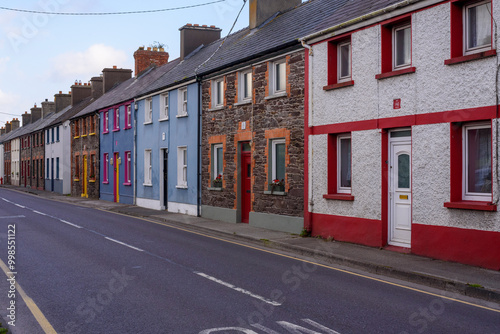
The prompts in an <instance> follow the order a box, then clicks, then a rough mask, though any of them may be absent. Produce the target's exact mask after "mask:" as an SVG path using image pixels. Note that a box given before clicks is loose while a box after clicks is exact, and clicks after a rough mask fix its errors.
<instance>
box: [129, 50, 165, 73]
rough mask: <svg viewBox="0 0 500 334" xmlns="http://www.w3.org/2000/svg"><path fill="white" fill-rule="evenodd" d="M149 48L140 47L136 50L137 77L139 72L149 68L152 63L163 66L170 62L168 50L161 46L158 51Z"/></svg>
mask: <svg viewBox="0 0 500 334" xmlns="http://www.w3.org/2000/svg"><path fill="white" fill-rule="evenodd" d="M150 49H151V48H148V49H147V50H144V47H140V48H139V49H137V51H135V52H134V60H135V72H134V75H135V76H136V77H137V76H139V74H140V73H141V72H142V71H144V70H145V69H147V68H148V67H149V66H151V65H156V66H158V67H159V66H162V65H165V64H166V63H168V52H165V51H163V48H160V49H159V50H158V51H157V50H156V48H153V51H151V50H150Z"/></svg>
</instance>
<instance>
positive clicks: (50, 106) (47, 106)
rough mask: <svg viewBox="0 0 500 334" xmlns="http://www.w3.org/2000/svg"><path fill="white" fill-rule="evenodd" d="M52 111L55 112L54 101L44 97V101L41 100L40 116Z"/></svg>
mask: <svg viewBox="0 0 500 334" xmlns="http://www.w3.org/2000/svg"><path fill="white" fill-rule="evenodd" d="M53 112H56V104H55V102H52V101H49V100H48V99H45V101H43V102H42V118H44V117H46V116H47V115H48V114H50V113H53Z"/></svg>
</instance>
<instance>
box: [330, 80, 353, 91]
mask: <svg viewBox="0 0 500 334" xmlns="http://www.w3.org/2000/svg"><path fill="white" fill-rule="evenodd" d="M349 86H354V81H353V80H350V81H345V82H341V83H336V84H333V85H328V86H324V87H323V89H324V90H334V89H339V88H342V87H349Z"/></svg>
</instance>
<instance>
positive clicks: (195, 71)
mask: <svg viewBox="0 0 500 334" xmlns="http://www.w3.org/2000/svg"><path fill="white" fill-rule="evenodd" d="M246 3H247V0H243V6H241V9H240V11H239V13H238V15H237V16H236V19H235V20H234V22H233V26H232V27H231V29H230V30H229V32H228V33H227V35H226V37H224V39H223V40H222V42H221V43H220V45H219V47H218V48H217V50H215V51H214V53H212V55H211V56H210V57H208V59H207V60H205V61H204V62H203V63H201V64H200V65H199V66H198V67H197V68H196V69H195V70H194V74H195V75H196V76H197V75H198V70H199V69H200V67H202V66H203V65H205V64H206V63H208V62H209V61H210V59H212V58H213V56H215V54H216V53H217V52H218V51H219V50H220V48H221V47H222V45H224V43H225V42H226V39H227V38H228V37H229V35H231V32H232V31H233V29H234V26H235V25H236V22H238V18H239V17H240V15H241V12H242V11H243V8H245V5H246Z"/></svg>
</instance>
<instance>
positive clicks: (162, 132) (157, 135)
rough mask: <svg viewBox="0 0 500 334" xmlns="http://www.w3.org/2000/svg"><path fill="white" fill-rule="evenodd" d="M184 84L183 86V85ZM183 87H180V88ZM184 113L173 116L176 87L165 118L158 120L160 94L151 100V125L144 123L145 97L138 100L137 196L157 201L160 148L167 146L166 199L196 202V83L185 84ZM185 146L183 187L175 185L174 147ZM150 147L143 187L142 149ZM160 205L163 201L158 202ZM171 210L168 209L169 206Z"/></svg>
mask: <svg viewBox="0 0 500 334" xmlns="http://www.w3.org/2000/svg"><path fill="white" fill-rule="evenodd" d="M185 87H186V86H185ZM182 88H184V87H181V89H182ZM187 94H188V104H187V116H186V117H177V111H178V110H177V109H178V107H179V90H178V89H174V90H171V91H169V115H168V120H166V121H159V118H160V94H157V95H155V96H153V97H152V99H153V119H152V124H144V119H145V118H144V113H145V107H146V100H145V99H143V100H139V101H137V103H138V111H137V115H136V117H137V197H138V198H143V199H149V200H154V201H160V200H161V197H162V195H161V194H160V192H161V185H160V183H162V182H163V175H161V169H162V164H163V156H162V149H165V148H166V149H168V188H167V189H168V202H175V203H180V204H189V205H194V206H196V205H197V204H198V176H199V173H198V169H199V165H198V161H199V159H198V145H199V142H198V122H199V118H198V105H199V97H198V83H192V84H189V85H187ZM179 146H186V147H187V156H188V164H187V185H188V186H187V189H180V188H178V187H177V149H178V147H179ZM146 149H151V150H152V186H144V185H143V183H144V151H145V150H146ZM161 205H163V203H161ZM170 209H171V208H170Z"/></svg>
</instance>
